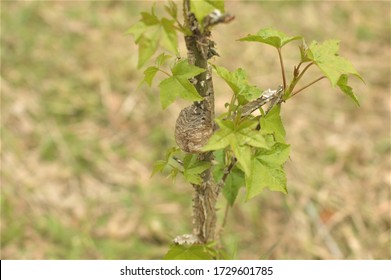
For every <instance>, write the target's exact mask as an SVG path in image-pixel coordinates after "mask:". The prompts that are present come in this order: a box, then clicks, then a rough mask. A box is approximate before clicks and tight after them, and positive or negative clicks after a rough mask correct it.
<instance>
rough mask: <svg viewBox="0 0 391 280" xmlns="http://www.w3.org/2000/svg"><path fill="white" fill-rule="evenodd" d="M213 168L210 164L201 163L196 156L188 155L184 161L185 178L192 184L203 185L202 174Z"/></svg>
mask: <svg viewBox="0 0 391 280" xmlns="http://www.w3.org/2000/svg"><path fill="white" fill-rule="evenodd" d="M210 166H211V164H210V162H207V161H200V160H198V158H197V155H196V154H188V155H186V156H185V158H184V159H183V176H184V177H185V180H186V181H187V182H189V183H191V184H195V185H199V184H201V183H202V179H201V173H202V172H204V171H205V170H207V169H208V168H209V167H210Z"/></svg>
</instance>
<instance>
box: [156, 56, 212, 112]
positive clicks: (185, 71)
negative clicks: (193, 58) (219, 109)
mask: <svg viewBox="0 0 391 280" xmlns="http://www.w3.org/2000/svg"><path fill="white" fill-rule="evenodd" d="M204 71H205V69H203V68H199V67H197V66H194V65H191V64H189V63H188V61H187V60H181V61H179V62H178V63H177V64H176V65H175V66H174V68H172V69H171V72H172V76H171V77H169V78H167V79H165V80H163V81H161V82H160V84H159V88H160V100H161V104H162V107H163V109H166V108H167V107H168V106H169V105H170V104H171V103H173V102H174V101H175V99H176V98H177V97H178V96H179V97H182V98H183V99H185V100H189V101H201V100H202V97H201V96H200V95H199V94H198V92H197V90H196V88H195V87H194V85H193V84H192V83H190V82H189V78H191V77H194V76H197V75H198V74H200V73H202V72H204Z"/></svg>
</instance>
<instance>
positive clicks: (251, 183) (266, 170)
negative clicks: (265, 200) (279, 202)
mask: <svg viewBox="0 0 391 280" xmlns="http://www.w3.org/2000/svg"><path fill="white" fill-rule="evenodd" d="M288 158H289V145H287V144H282V143H276V144H275V145H274V146H273V147H272V148H271V149H270V150H263V149H262V150H258V151H257V153H256V154H255V156H254V157H253V158H252V160H251V172H250V175H248V174H247V173H246V190H247V196H246V198H247V200H249V199H251V198H253V197H254V196H256V195H258V194H260V193H261V192H262V191H263V189H265V188H269V189H270V190H272V191H279V192H283V193H287V188H286V175H285V172H284V168H283V165H284V163H285V162H286V161H287V160H288Z"/></svg>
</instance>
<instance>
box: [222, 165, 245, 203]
mask: <svg viewBox="0 0 391 280" xmlns="http://www.w3.org/2000/svg"><path fill="white" fill-rule="evenodd" d="M244 185H245V181H244V173H243V171H241V170H240V169H238V168H233V169H232V170H231V173H230V174H229V175H228V176H227V179H226V180H225V184H224V187H223V190H222V192H223V195H224V197H225V198H226V199H227V201H228V203H229V204H230V205H231V206H232V205H233V204H234V202H235V200H236V197H237V196H238V193H239V189H240V188H241V187H243V186H244Z"/></svg>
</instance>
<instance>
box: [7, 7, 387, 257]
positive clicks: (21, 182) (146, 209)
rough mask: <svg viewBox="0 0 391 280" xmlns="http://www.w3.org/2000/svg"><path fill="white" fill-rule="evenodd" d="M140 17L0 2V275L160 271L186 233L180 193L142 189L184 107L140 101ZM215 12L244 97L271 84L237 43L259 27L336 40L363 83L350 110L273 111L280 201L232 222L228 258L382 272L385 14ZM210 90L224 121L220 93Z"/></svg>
mask: <svg viewBox="0 0 391 280" xmlns="http://www.w3.org/2000/svg"><path fill="white" fill-rule="evenodd" d="M150 5H151V3H150V2H133V1H127V2H123V1H104V2H93V1H71V2H65V1H53V2H49V1H45V2H16V1H2V2H1V26H2V32H1V49H2V52H1V257H2V259H47V258H49V259H159V258H161V257H162V256H163V255H164V253H165V252H166V250H167V244H168V242H170V240H171V239H172V238H173V237H174V236H175V235H177V234H181V233H186V232H189V231H190V224H189V216H190V213H191V210H190V197H189V196H190V195H191V189H190V188H189V186H188V184H187V183H186V182H184V181H182V180H180V179H178V181H177V182H176V183H175V184H172V183H171V180H170V179H165V178H164V177H161V176H160V175H156V176H154V177H153V178H152V179H151V178H150V174H151V171H152V163H153V162H154V161H155V160H157V159H161V158H164V151H165V150H166V148H168V147H171V146H173V143H174V141H173V127H174V122H175V119H176V116H177V115H178V113H179V111H180V109H181V108H182V107H184V106H185V103H183V104H182V105H180V104H178V103H175V104H173V105H172V106H170V107H169V108H168V109H167V110H166V111H164V112H163V111H162V110H161V106H160V101H159V98H158V92H157V89H149V88H148V87H141V88H139V89H137V86H138V82H139V81H140V80H141V79H142V73H141V72H139V71H138V70H136V65H137V48H136V46H135V45H134V43H133V40H132V38H131V37H129V36H125V35H124V32H125V31H126V30H127V29H128V28H129V26H130V25H131V24H133V23H134V22H136V21H137V19H138V17H139V12H140V11H142V10H149V8H150ZM157 8H158V9H159V6H158V7H157ZM226 10H227V11H231V12H232V13H234V14H235V16H236V19H235V20H234V21H233V22H232V23H230V24H229V25H226V26H219V27H217V28H216V30H215V31H214V33H213V36H214V39H215V41H216V42H217V48H218V51H219V54H220V55H221V58H216V60H218V62H219V64H220V65H223V66H224V67H227V68H229V69H231V70H232V69H236V68H238V67H240V66H243V67H245V68H246V70H247V71H248V73H249V78H250V80H251V82H252V83H256V84H258V85H259V86H260V87H264V88H268V87H276V86H277V83H278V81H279V79H280V75H279V73H280V72H279V68H278V61H277V57H276V55H275V52H274V50H273V49H271V48H267V47H262V46H257V45H256V44H244V43H242V42H237V41H235V40H236V39H238V38H241V37H243V36H245V35H247V34H248V33H255V32H256V31H258V30H259V29H260V28H262V27H275V28H277V29H280V30H282V31H285V32H286V33H287V34H303V35H305V37H306V38H308V40H311V39H313V40H317V41H319V42H320V41H323V40H325V39H329V38H336V39H340V40H341V41H342V43H341V50H340V53H341V55H343V56H345V57H347V58H349V59H350V60H351V61H352V62H353V64H354V66H355V67H356V68H357V69H358V70H359V71H360V73H361V74H362V76H363V78H364V79H365V81H366V85H363V84H362V83H361V82H360V81H358V80H354V79H352V83H353V86H354V88H355V89H357V90H356V92H357V94H358V97H359V99H360V102H361V107H360V108H357V107H356V106H355V105H354V104H353V103H352V102H351V101H350V100H348V99H347V98H346V97H344V96H343V95H342V94H336V93H334V92H330V91H332V90H333V89H331V88H330V85H329V84H327V83H328V82H327V81H326V80H324V81H322V82H320V83H318V84H316V85H315V86H314V87H313V88H311V89H310V91H311V93H310V92H305V93H303V95H302V96H298V98H294V99H293V100H292V101H291V102H289V103H288V104H287V106H283V113H282V114H283V118H284V121H285V127H286V130H287V137H288V142H289V143H291V144H292V147H291V160H290V161H289V162H288V164H287V165H286V170H287V177H288V192H289V194H288V195H283V194H280V193H272V192H270V191H264V192H263V194H262V195H261V197H259V198H256V199H254V200H251V201H250V202H248V203H245V204H242V205H240V208H239V207H234V209H233V211H232V213H231V215H230V217H229V220H230V221H229V223H228V225H229V226H228V228H227V229H226V232H227V235H226V237H225V239H224V242H225V243H226V245H227V248H228V249H229V253H230V254H232V255H233V256H234V257H235V258H242V259H245V258H249V259H258V258H270V259H302V258H303V259H333V258H338V259H339V258H347V259H362V258H364V259H371V258H390V257H391V256H390V251H389V248H390V247H389V246H390V243H389V242H390V241H389V236H390V234H389V231H390V220H389V213H390V202H389V199H390V185H391V178H390V167H391V166H390V151H391V143H390V79H389V77H390V74H391V73H390V64H389V61H390V13H389V11H390V3H389V2H380V1H378V2H374V1H371V2H338V1H329V2H328V1H322V2H293V3H290V2H287V1H286V2H279V3H275V2H239V1H229V2H227V3H226ZM178 43H179V45H180V46H181V47H182V49H184V48H183V47H184V46H183V41H182V40H180V42H178ZM292 50H293V52H292V55H290V54H289V53H287V50H285V55H286V57H287V59H286V61H285V63H286V67H287V68H288V69H289V68H290V67H293V64H290V62H292V63H293V62H294V61H296V60H297V57H295V56H296V55H297V51H296V49H294V48H293V47H292ZM183 55H184V54H183ZM290 56H291V57H290ZM290 59H291V60H290ZM317 76H319V73H314V76H313V77H317ZM313 77H308V80H311V79H313ZM215 81H216V86H215V87H216V89H217V91H216V95H217V102H216V103H217V104H218V106H220V107H218V108H217V109H218V110H222V109H223V104H224V103H225V102H226V101H227V96H229V95H228V93H227V94H226V93H225V92H228V90H229V89H228V88H227V87H226V86H225V85H224V84H223V82H222V81H221V80H220V81H219V80H218V79H217V78H216V79H215ZM238 199H239V201H243V200H244V199H245V194H244V193H242V192H240V193H239V198H238ZM220 206H221V208H222V207H223V204H221V205H220ZM220 212H222V211H220ZM219 214H222V213H219Z"/></svg>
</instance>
